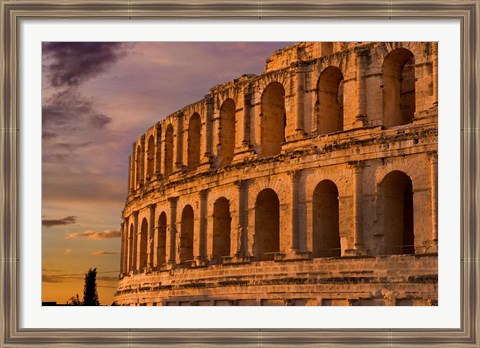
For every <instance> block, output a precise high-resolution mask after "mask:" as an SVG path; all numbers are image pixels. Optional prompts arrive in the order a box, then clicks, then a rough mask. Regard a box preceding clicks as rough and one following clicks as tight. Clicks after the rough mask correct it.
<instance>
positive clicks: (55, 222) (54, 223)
mask: <svg viewBox="0 0 480 348" xmlns="http://www.w3.org/2000/svg"><path fill="white" fill-rule="evenodd" d="M76 221H77V217H76V216H67V217H64V218H63V219H53V220H47V219H42V226H45V227H54V226H63V225H70V224H74V223H75V222H76Z"/></svg>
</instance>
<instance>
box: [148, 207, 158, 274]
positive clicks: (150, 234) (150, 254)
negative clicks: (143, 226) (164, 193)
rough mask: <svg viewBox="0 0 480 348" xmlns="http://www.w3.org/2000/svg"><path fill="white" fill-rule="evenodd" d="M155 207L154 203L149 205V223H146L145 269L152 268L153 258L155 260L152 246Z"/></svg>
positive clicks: (155, 253) (155, 254)
mask: <svg viewBox="0 0 480 348" xmlns="http://www.w3.org/2000/svg"><path fill="white" fill-rule="evenodd" d="M155 208H156V204H151V205H150V223H149V224H148V226H149V230H148V237H147V269H152V268H153V266H154V260H156V256H157V250H156V249H155V248H154V244H155V243H154V242H153V240H154V238H156V236H155Z"/></svg>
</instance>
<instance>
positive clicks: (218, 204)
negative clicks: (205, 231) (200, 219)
mask: <svg viewBox="0 0 480 348" xmlns="http://www.w3.org/2000/svg"><path fill="white" fill-rule="evenodd" d="M231 220H232V217H231V216H230V203H229V201H228V200H227V199H226V198H224V197H221V198H219V199H217V200H216V201H215V203H214V204H213V251H212V254H213V258H214V259H215V260H217V261H221V259H222V256H229V255H230V230H231V226H230V223H231Z"/></svg>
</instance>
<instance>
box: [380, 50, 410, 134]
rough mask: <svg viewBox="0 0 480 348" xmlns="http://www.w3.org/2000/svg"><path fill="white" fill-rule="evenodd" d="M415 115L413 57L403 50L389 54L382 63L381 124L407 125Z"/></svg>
mask: <svg viewBox="0 0 480 348" xmlns="http://www.w3.org/2000/svg"><path fill="white" fill-rule="evenodd" d="M414 114H415V57H414V55H413V53H412V52H411V51H409V50H407V49H405V48H397V49H395V50H393V51H392V52H390V53H389V54H388V55H387V57H386V58H385V61H384V63H383V118H384V120H383V123H384V125H385V126H386V127H392V126H397V125H402V124H407V123H410V122H412V121H413V116H414Z"/></svg>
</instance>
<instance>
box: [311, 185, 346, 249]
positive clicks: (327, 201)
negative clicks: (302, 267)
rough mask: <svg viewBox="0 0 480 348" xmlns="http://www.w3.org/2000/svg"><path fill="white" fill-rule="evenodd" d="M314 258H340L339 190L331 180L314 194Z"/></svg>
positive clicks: (317, 188)
mask: <svg viewBox="0 0 480 348" xmlns="http://www.w3.org/2000/svg"><path fill="white" fill-rule="evenodd" d="M312 253H313V257H335V256H340V233H339V209H338V189H337V186H336V185H335V184H334V183H333V182H332V181H330V180H324V181H322V182H320V183H319V184H318V185H317V187H316V188H315V191H314V193H313V250H312Z"/></svg>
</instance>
